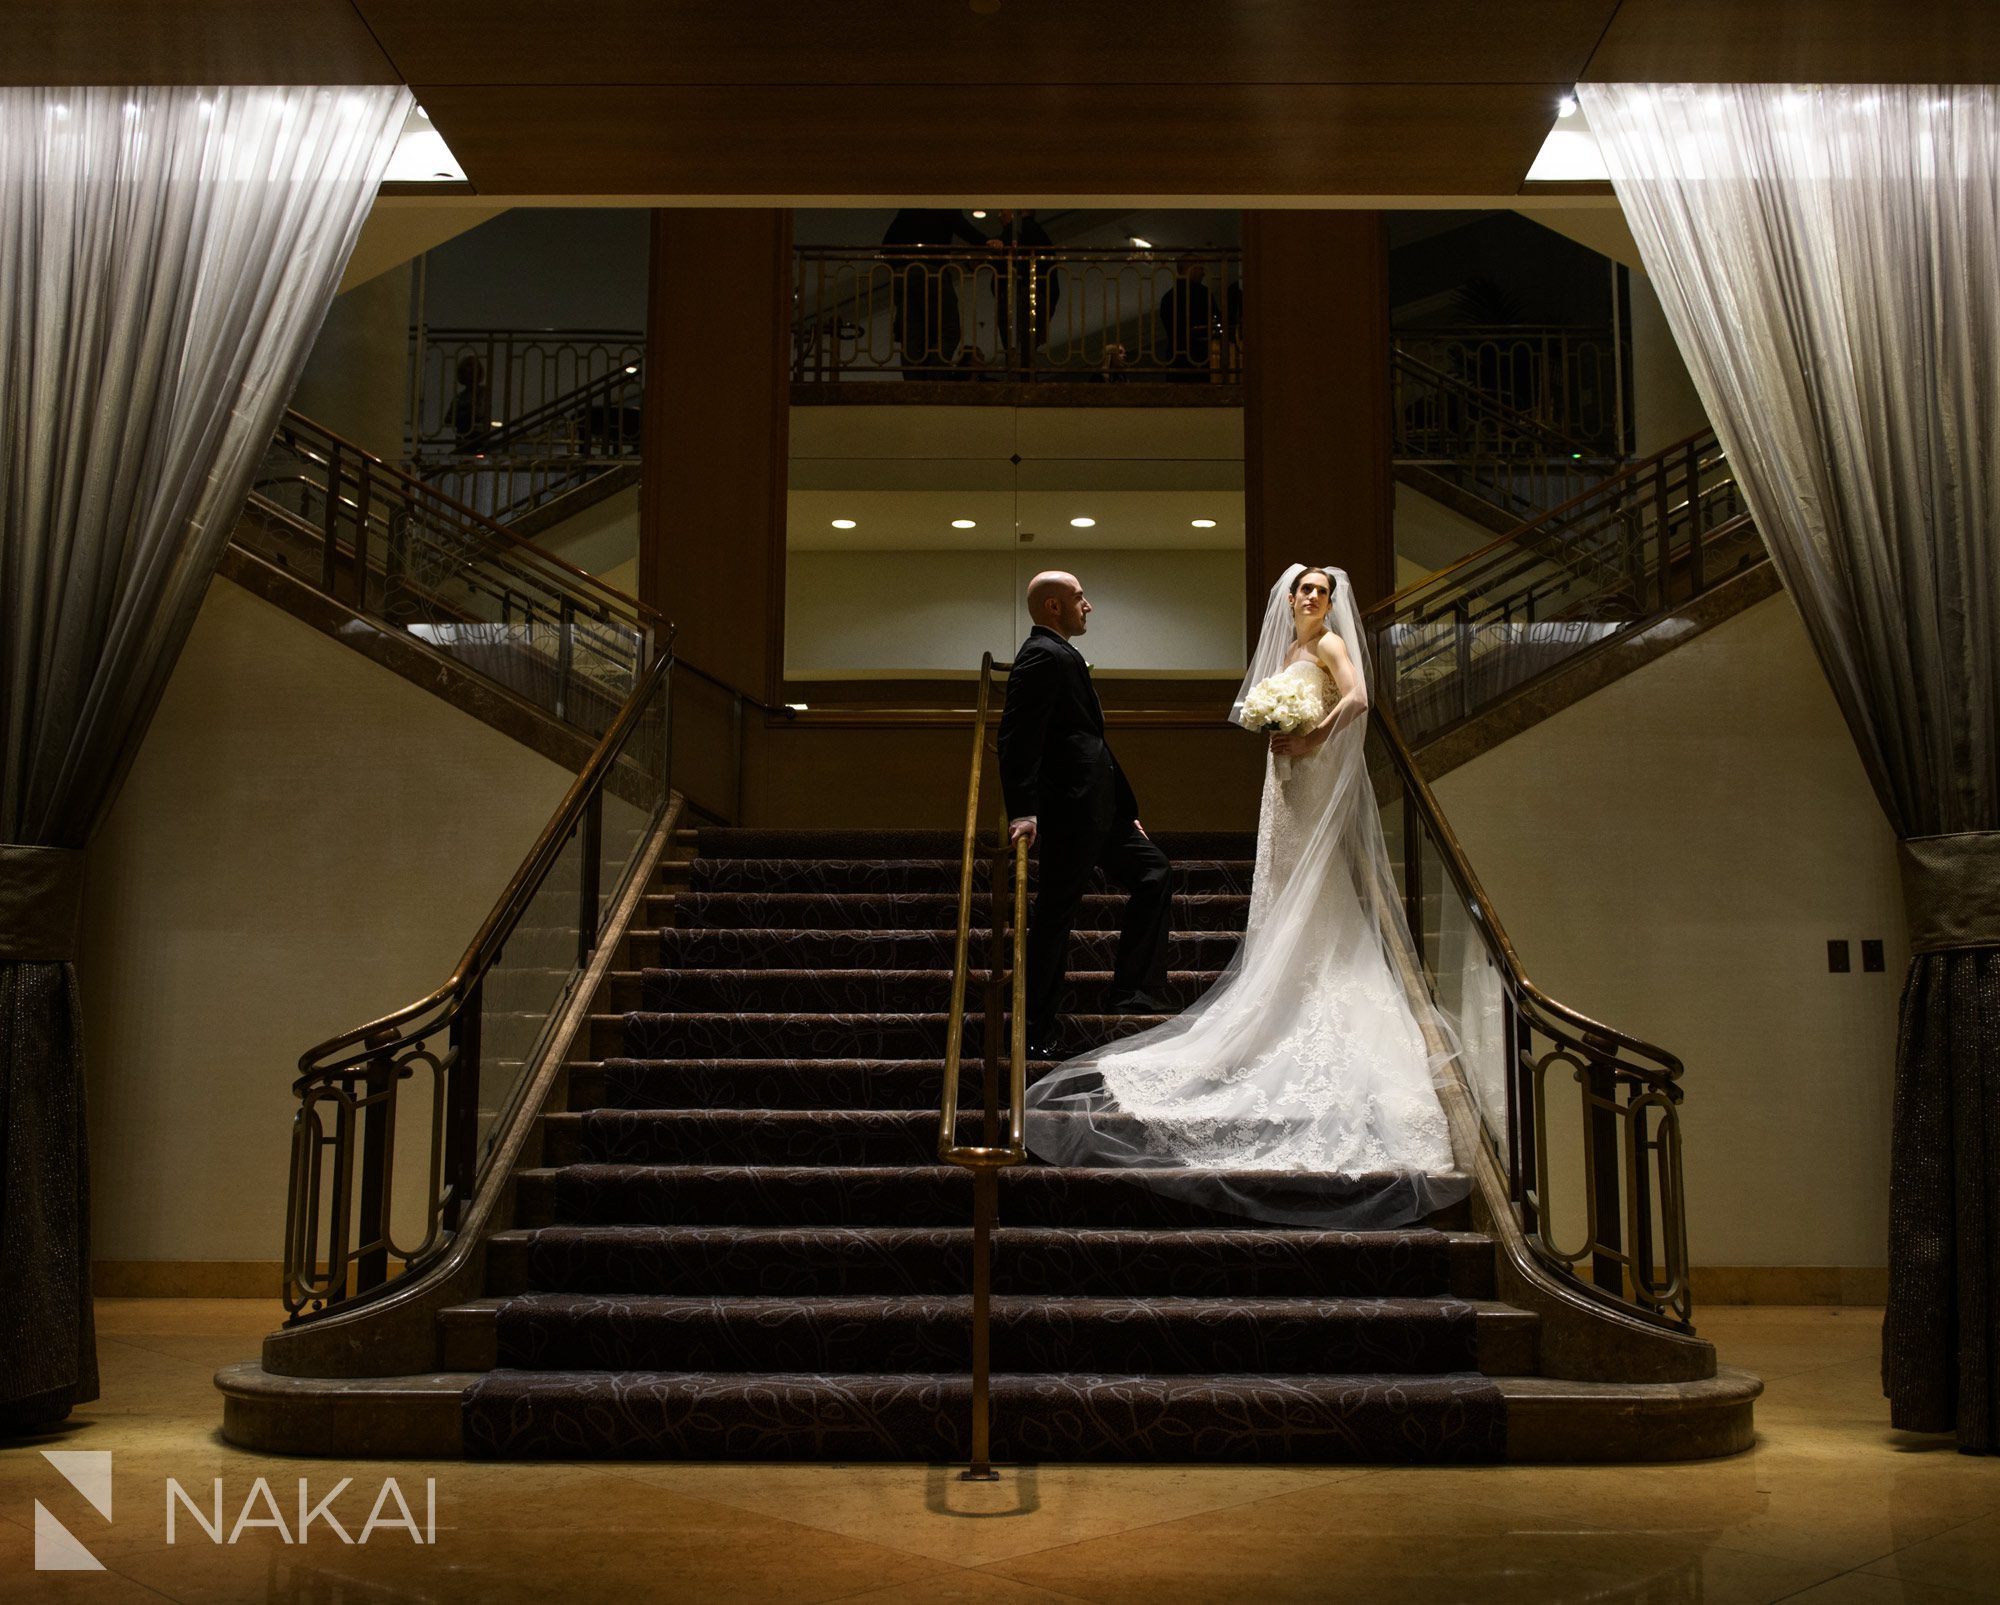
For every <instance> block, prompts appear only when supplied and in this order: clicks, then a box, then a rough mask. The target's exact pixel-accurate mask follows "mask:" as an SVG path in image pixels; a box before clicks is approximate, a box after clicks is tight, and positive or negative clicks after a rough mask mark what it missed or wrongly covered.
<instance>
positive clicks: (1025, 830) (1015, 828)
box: [1007, 814, 1035, 847]
mask: <svg viewBox="0 0 2000 1605" xmlns="http://www.w3.org/2000/svg"><path fill="white" fill-rule="evenodd" d="M1018 841H1025V842H1026V843H1027V844H1028V845H1029V846H1030V847H1032V846H1034V845H1035V816H1034V815H1033V814H1024V815H1023V816H1022V817H1021V818H1019V819H1010V820H1008V821H1007V845H1008V846H1009V847H1012V846H1013V845H1014V843H1016V842H1018Z"/></svg>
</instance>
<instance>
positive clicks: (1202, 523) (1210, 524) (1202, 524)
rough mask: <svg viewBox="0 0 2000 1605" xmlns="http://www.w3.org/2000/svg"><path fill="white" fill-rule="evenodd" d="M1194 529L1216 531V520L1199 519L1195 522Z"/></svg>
mask: <svg viewBox="0 0 2000 1605" xmlns="http://www.w3.org/2000/svg"><path fill="white" fill-rule="evenodd" d="M1194 527H1195V528H1196V529H1214V528H1215V520H1214V519H1212V518H1197V519H1195V520H1194Z"/></svg>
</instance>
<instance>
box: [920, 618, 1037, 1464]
mask: <svg viewBox="0 0 2000 1605" xmlns="http://www.w3.org/2000/svg"><path fill="white" fill-rule="evenodd" d="M996 669H997V670H1000V671H1001V672H1003V673H1005V672H1011V671H1012V669H1013V664H1011V663H995V662H994V660H993V654H992V653H991V652H988V653H986V654H985V655H984V657H982V658H981V660H980V664H979V700H978V704H977V706H976V708H975V710H974V713H973V719H972V775H971V779H970V781H969V783H968V785H967V788H966V798H965V842H964V848H963V853H962V856H961V859H960V863H959V878H958V926H957V934H956V936H955V938H954V943H953V948H952V964H951V1013H950V1015H949V1017H948V1018H947V1020H946V1022H945V1049H944V1090H943V1098H942V1107H941V1108H940V1110H939V1113H938V1159H939V1161H940V1162H941V1163H944V1164H947V1165H958V1166H960V1167H962V1168H963V1169H966V1170H969V1171H971V1172H972V1199H973V1223H972V1456H971V1465H970V1466H969V1467H968V1468H967V1469H966V1470H965V1472H963V1473H962V1475H963V1477H964V1478H965V1480H966V1481H968V1482H992V1481H994V1480H995V1477H996V1473H995V1472H994V1470H993V1463H992V1442H991V1430H990V1429H991V1422H990V1416H991V1381H992V1376H991V1374H992V1298H993V1228H994V1226H995V1224H996V1223H997V1221H998V1218H999V1213H1000V1209H999V1198H1000V1172H1001V1171H1002V1170H1005V1169H1006V1168H1007V1167H1008V1166H1010V1165H1018V1164H1020V1163H1021V1162H1022V1161H1023V1160H1024V1159H1026V1158H1027V1157H1028V1145H1027V1121H1028V1107H1027V1098H1028V1068H1027V1065H1028V1061H1027V1016H1026V1012H1025V1003H1026V996H1027V968H1028V966H1027V940H1028V843H1027V840H1026V838H1022V839H1021V840H1019V841H1015V842H1013V843H1012V844H1011V846H1010V847H1003V848H1002V849H1001V850H1000V851H999V852H997V853H996V854H995V856H994V863H993V883H992V888H991V891H992V900H993V933H992V947H991V951H990V956H989V959H988V964H987V971H986V1011H985V1021H984V1029H983V1030H982V1032H981V1043H982V1045H983V1047H984V1050H985V1056H986V1074H985V1088H984V1091H985V1094H986V1123H985V1136H986V1141H985V1142H983V1143H961V1142H960V1141H959V1140H958V1093H959V1079H960V1077H959V1071H960V1064H961V1059H962V1053H963V1049H964V1044H965V993H966V985H967V982H968V980H969V978H970V970H969V964H970V950H971V945H972V884H973V873H974V867H975V859H976V857H977V854H978V836H979V788H980V781H981V779H982V769H983V765H984V760H985V756H986V726H987V720H988V715H989V711H990V709H991V706H992V695H993V675H994V671H995V670H996ZM1010 856H1011V858H1012V860H1013V866H1014V907H1013V919H1012V924H1011V932H1010V934H1011V937H1012V960H1013V962H1012V965H1011V969H1010V974H1009V978H1008V981H1009V984H1008V992H1009V999H1008V1002H1009V1008H1008V1010H1007V1016H1008V1031H1007V1126H1006V1135H1005V1138H1004V1140H1001V1141H997V1142H996V1141H995V1140H994V1139H995V1138H996V1136H997V1135H998V1131H997V1128H998V1127H999V1124H1000V1110H999V1025H1000V1013H1001V1011H1000V1008H999V1004H1000V1001H1001V1000H1000V996H999V992H1000V960H1001V957H1002V952H1001V920H1000V915H1001V897H1002V891H1001V886H1002V875H1001V872H1002V870H1003V868H1004V867H1005V863H1006V859H1007V858H1008V857H1010Z"/></svg>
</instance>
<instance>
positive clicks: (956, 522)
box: [951, 518, 979, 529]
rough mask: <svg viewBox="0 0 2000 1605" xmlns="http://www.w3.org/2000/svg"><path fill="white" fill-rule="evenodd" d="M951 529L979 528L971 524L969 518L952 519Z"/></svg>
mask: <svg viewBox="0 0 2000 1605" xmlns="http://www.w3.org/2000/svg"><path fill="white" fill-rule="evenodd" d="M951 527H952V528H953V529H977V528H979V526H978V525H977V524H976V523H974V522H973V521H972V520H971V519H969V518H954V519H953V520H952V521H951Z"/></svg>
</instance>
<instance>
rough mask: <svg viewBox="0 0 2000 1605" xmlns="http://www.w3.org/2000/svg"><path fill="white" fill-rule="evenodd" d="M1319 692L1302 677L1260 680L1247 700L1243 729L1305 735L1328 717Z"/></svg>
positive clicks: (1278, 676) (1282, 734) (1288, 675)
mask: <svg viewBox="0 0 2000 1605" xmlns="http://www.w3.org/2000/svg"><path fill="white" fill-rule="evenodd" d="M1316 691H1317V687H1315V686H1314V685H1313V683H1312V681H1310V680H1309V679H1307V678H1306V677H1305V676H1304V675H1302V674H1274V675H1272V676H1271V678H1270V679H1268V680H1259V681H1258V682H1257V683H1256V684H1255V685H1253V686H1252V687H1251V688H1250V694H1249V695H1248V696H1247V697H1245V698H1244V699H1243V727H1244V728H1245V729H1246V730H1265V731H1269V732H1270V733H1271V734H1273V735H1280V736H1296V735H1303V734H1304V733H1305V732H1306V731H1308V730H1310V729H1312V727H1313V726H1314V725H1316V724H1318V723H1319V721H1320V719H1321V717H1322V716H1323V715H1324V713H1325V710H1324V709H1323V708H1321V706H1320V700H1319V697H1318V696H1317V695H1316V694H1315V693H1316Z"/></svg>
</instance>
